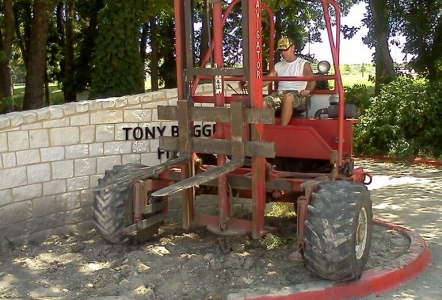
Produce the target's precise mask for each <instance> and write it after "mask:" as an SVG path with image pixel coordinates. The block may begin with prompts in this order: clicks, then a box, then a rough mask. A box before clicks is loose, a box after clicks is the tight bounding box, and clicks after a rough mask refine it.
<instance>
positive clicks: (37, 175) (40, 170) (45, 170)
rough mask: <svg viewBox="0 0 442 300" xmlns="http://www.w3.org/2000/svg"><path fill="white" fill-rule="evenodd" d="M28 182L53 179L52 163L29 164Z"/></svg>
mask: <svg viewBox="0 0 442 300" xmlns="http://www.w3.org/2000/svg"><path fill="white" fill-rule="evenodd" d="M27 175H28V184H33V183H38V182H46V181H49V180H51V165H50V164H49V163H44V164H37V165H32V166H28V168H27Z"/></svg>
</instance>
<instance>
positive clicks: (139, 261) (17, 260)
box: [0, 161, 442, 300]
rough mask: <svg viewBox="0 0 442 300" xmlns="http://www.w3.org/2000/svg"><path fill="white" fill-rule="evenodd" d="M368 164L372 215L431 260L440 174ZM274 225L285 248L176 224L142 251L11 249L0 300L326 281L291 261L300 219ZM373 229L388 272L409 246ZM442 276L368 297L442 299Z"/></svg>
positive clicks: (373, 263) (61, 240)
mask: <svg viewBox="0 0 442 300" xmlns="http://www.w3.org/2000/svg"><path fill="white" fill-rule="evenodd" d="M361 163H364V165H367V166H368V167H369V168H370V169H371V171H372V173H373V174H374V175H376V176H375V177H374V180H373V184H372V185H371V187H370V189H371V193H372V199H373V202H374V204H373V207H374V215H375V217H377V218H381V219H383V220H387V221H391V222H395V223H397V224H400V225H402V226H405V227H408V228H412V229H419V230H418V233H420V234H421V235H422V236H423V237H424V238H426V240H427V242H428V243H429V245H430V249H431V250H433V254H435V252H434V251H437V249H439V250H441V249H442V246H441V238H440V236H441V235H440V228H441V225H442V224H441V222H442V221H441V218H440V215H441V214H440V213H441V208H440V205H439V202H436V200H439V199H440V193H441V189H440V188H441V186H440V182H441V181H440V179H441V177H442V172H441V171H440V170H438V169H435V168H429V167H422V166H416V165H415V166H403V165H397V164H387V163H377V162H374V161H361ZM379 174H382V175H379ZM438 205H439V206H438ZM269 222H274V224H273V225H274V226H277V227H278V228H279V236H280V237H281V238H283V239H284V241H285V242H286V243H285V244H284V245H283V246H280V247H277V248H273V249H269V247H268V245H269V243H268V240H267V241H265V240H262V241H255V240H252V239H250V238H249V237H247V236H231V237H220V236H217V235H215V234H213V233H211V232H210V231H208V230H206V229H204V228H194V229H193V230H190V231H184V230H182V229H180V228H179V227H178V226H177V224H169V225H168V226H164V227H162V229H161V231H160V234H159V235H158V236H157V237H155V238H154V239H153V240H151V241H149V242H146V243H142V244H132V245H118V246H117V245H109V244H106V243H105V241H104V240H103V239H101V238H100V237H99V236H98V235H97V234H96V233H95V231H93V230H92V231H90V232H88V233H83V234H77V233H72V234H70V235H66V236H51V237H49V238H47V239H46V240H45V241H43V242H41V243H38V244H37V243H30V244H27V245H15V244H13V243H11V244H10V248H9V249H8V250H7V251H5V252H3V253H1V256H0V278H1V280H0V299H91V298H97V297H105V296H109V297H110V296H118V297H117V298H119V299H223V298H224V297H225V295H226V294H228V293H231V292H236V291H239V290H241V289H248V288H253V287H264V288H265V287H272V288H282V287H286V286H290V285H295V284H300V283H307V284H308V283H309V282H314V281H317V280H319V278H318V277H317V276H316V275H314V274H312V273H310V272H309V271H308V270H307V269H306V268H305V266H304V263H303V261H300V260H295V259H294V258H293V252H294V250H295V248H296V246H295V236H294V234H293V233H294V232H295V231H296V230H295V224H296V223H295V220H294V219H291V218H284V219H281V220H275V219H270V220H269ZM373 230H374V232H373V240H372V249H371V252H370V259H369V261H368V264H367V269H371V268H375V267H377V266H384V267H388V266H389V265H390V264H391V262H392V260H394V259H395V258H397V257H399V256H400V255H402V254H403V253H405V252H406V249H407V247H408V245H409V241H408V240H407V239H406V238H405V237H404V236H403V235H401V234H399V233H397V232H395V231H392V230H390V229H388V228H385V227H383V226H380V225H374V227H373ZM438 233H439V235H438ZM440 253H442V252H441V251H439V252H438V254H437V255H438V256H435V259H437V258H439V259H440V258H441V257H440V255H441V254H440ZM439 261H440V260H439ZM440 271H441V265H440V262H437V263H436V264H434V263H433V266H431V267H430V271H428V272H427V273H429V274H433V276H428V275H427V273H424V275H423V276H422V278H424V280H421V279H418V280H415V281H413V282H411V283H408V284H406V285H404V286H403V287H401V288H400V289H398V290H396V291H393V292H390V293H387V294H384V295H381V296H378V297H375V296H370V297H366V298H364V299H366V300H371V299H375V298H376V299H379V297H380V298H381V299H393V298H394V299H441V298H442V297H440V295H442V293H441V291H442V283H441V282H442V280H441V279H440ZM436 274H438V275H437V276H436ZM426 293H427V294H426ZM438 296H439V297H438ZM103 299H104V298H103ZM108 299H110V298H108Z"/></svg>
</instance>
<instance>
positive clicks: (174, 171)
mask: <svg viewBox="0 0 442 300" xmlns="http://www.w3.org/2000/svg"><path fill="white" fill-rule="evenodd" d="M317 1H320V2H321V3H322V7H323V12H324V18H325V23H326V28H327V32H328V37H329V44H330V49H331V53H332V58H333V61H332V65H333V68H334V72H331V73H332V74H328V72H327V71H328V69H329V68H330V66H331V64H330V63H328V62H325V61H322V62H320V63H319V65H318V70H319V71H320V72H319V74H316V75H315V76H309V77H306V76H293V77H288V76H287V77H277V78H276V77H269V76H266V71H265V70H264V68H263V66H264V62H263V55H262V53H263V49H262V45H263V42H262V39H263V33H262V30H263V29H262V24H263V23H262V18H263V16H266V17H268V18H269V19H270V20H273V19H274V18H273V12H272V10H271V9H270V8H269V7H268V6H267V5H266V4H265V3H263V1H262V0H250V1H241V0H234V1H229V4H226V3H225V2H223V1H211V2H210V5H212V12H213V13H212V16H211V21H212V32H211V36H212V37H213V39H212V41H211V43H210V47H211V49H210V51H208V53H207V54H206V55H205V57H204V59H203V60H202V61H201V62H200V63H199V65H196V63H195V57H194V56H195V29H194V23H193V20H194V7H193V0H174V6H175V24H176V28H175V33H176V64H177V75H178V76H177V81H178V99H179V100H178V102H177V105H176V106H158V119H160V120H170V121H177V123H178V127H179V135H178V136H176V137H172V136H163V137H161V138H160V149H161V150H164V151H169V152H170V153H172V155H171V158H170V159H168V160H167V161H166V162H164V163H161V164H159V165H156V166H144V165H140V164H127V165H118V166H114V168H113V169H112V170H108V171H106V172H105V176H104V177H103V178H102V179H100V180H99V185H98V186H97V187H95V188H94V195H95V197H94V204H93V208H94V216H93V220H94V223H95V226H96V229H97V232H98V233H99V234H100V235H101V236H102V237H103V238H104V239H106V240H107V241H109V242H111V243H117V244H121V243H126V242H128V241H130V240H134V239H135V240H147V239H149V238H151V237H152V236H153V235H155V234H156V233H158V229H159V227H160V226H161V225H162V223H163V221H164V219H165V216H166V214H167V207H168V196H169V195H172V194H175V193H178V192H180V193H181V199H182V211H183V217H182V225H183V228H184V229H189V228H190V227H191V226H195V225H198V226H207V228H208V229H209V230H211V231H213V232H215V233H217V234H219V235H237V234H250V235H251V236H252V237H253V239H260V238H261V237H263V236H264V235H266V234H268V233H269V232H271V231H272V230H273V228H271V227H269V226H266V224H265V212H264V210H265V206H266V203H268V202H291V203H293V204H294V207H295V209H296V213H297V239H298V247H299V248H298V251H299V254H300V255H302V256H303V258H304V259H305V261H306V266H307V267H308V268H309V269H310V270H311V271H313V272H314V273H316V274H318V275H319V276H321V277H323V278H326V279H330V280H335V281H348V280H354V279H358V278H359V277H360V275H361V274H362V272H363V270H364V268H365V265H366V262H367V260H368V256H369V251H370V246H371V236H372V218H373V215H372V202H371V200H370V194H369V192H368V190H367V187H366V185H367V184H369V183H370V182H371V176H370V174H368V173H366V172H364V169H363V168H362V167H356V166H355V165H354V159H353V156H352V148H353V147H352V142H353V126H354V124H356V123H357V122H358V121H359V120H358V119H357V118H356V113H355V111H356V109H355V108H354V107H353V106H351V105H349V104H346V103H345V97H344V89H343V84H342V79H341V74H340V69H339V40H340V38H339V37H340V31H339V28H340V8H339V5H338V3H337V1H335V0H317ZM235 5H240V6H241V10H242V17H243V21H242V40H243V49H242V53H243V65H242V67H238V68H231V67H224V55H223V34H224V25H225V23H226V20H227V19H228V18H229V13H230V11H231V10H232V9H233V7H234V6H235ZM331 11H334V14H333V15H335V16H336V20H335V22H336V23H335V28H336V29H335V30H336V31H335V32H334V33H333V32H332V29H333V28H332V22H331V13H330V12H331ZM269 23H270V32H274V25H273V22H269ZM269 39H270V53H273V52H274V46H275V41H274V37H273V36H270V37H269ZM272 66H273V63H272V62H270V67H272ZM201 80H206V81H207V80H210V81H211V82H212V83H213V94H212V95H205V96H201V95H196V90H197V86H198V84H199V83H200V81H201ZM282 80H289V81H296V80H300V81H308V80H314V81H317V82H318V81H333V82H334V84H333V86H334V88H333V89H318V90H314V91H313V92H312V95H311V97H309V99H307V100H308V101H306V104H305V105H304V108H303V109H302V110H301V111H297V112H294V114H293V116H292V118H291V121H290V123H289V124H288V125H287V126H282V125H278V124H279V118H278V114H277V112H275V111H274V110H272V109H268V108H263V96H265V93H263V82H264V81H273V82H277V81H282ZM240 81H247V82H248V90H247V92H245V93H238V94H230V95H228V93H227V91H226V85H227V84H228V83H229V82H240ZM268 92H271V89H270V90H269V91H268ZM194 122H202V123H204V122H206V123H214V124H216V131H215V132H214V134H213V136H211V137H210V138H204V137H197V136H195V134H194V132H193V126H194ZM208 193H210V194H216V195H218V214H217V215H209V214H200V213H196V209H195V199H196V196H197V195H201V194H208ZM238 195H239V196H240V197H246V198H249V199H250V201H251V205H252V212H251V215H252V216H251V220H250V219H238V218H234V217H233V214H232V199H233V198H234V197H236V196H238ZM294 234H295V233H294Z"/></svg>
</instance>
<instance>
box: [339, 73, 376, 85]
mask: <svg viewBox="0 0 442 300" xmlns="http://www.w3.org/2000/svg"><path fill="white" fill-rule="evenodd" d="M368 75H369V73H368V72H366V73H365V74H364V77H362V74H350V75H342V83H343V84H344V86H353V85H355V84H365V85H367V86H371V85H374V83H372V82H370V81H368Z"/></svg>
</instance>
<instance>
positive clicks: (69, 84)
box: [64, 0, 77, 102]
mask: <svg viewBox="0 0 442 300" xmlns="http://www.w3.org/2000/svg"><path fill="white" fill-rule="evenodd" d="M65 29H66V32H65V38H66V62H65V79H64V90H65V95H64V97H65V98H64V99H65V102H74V101H76V100H77V94H76V91H75V90H74V78H75V76H74V1H73V0H70V1H66V26H65Z"/></svg>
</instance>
